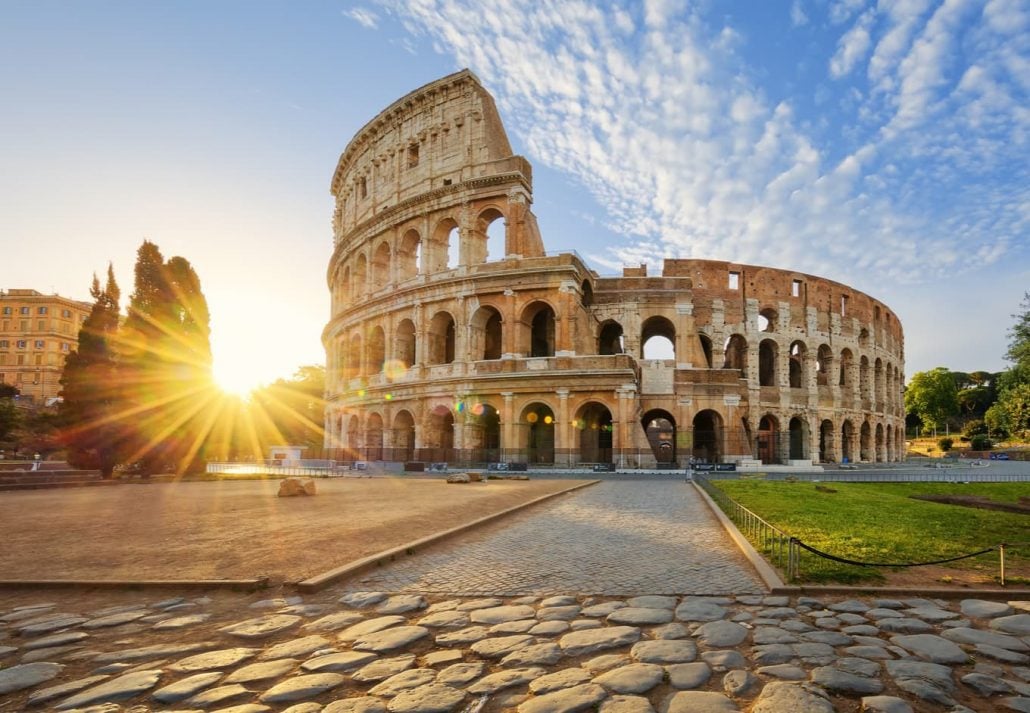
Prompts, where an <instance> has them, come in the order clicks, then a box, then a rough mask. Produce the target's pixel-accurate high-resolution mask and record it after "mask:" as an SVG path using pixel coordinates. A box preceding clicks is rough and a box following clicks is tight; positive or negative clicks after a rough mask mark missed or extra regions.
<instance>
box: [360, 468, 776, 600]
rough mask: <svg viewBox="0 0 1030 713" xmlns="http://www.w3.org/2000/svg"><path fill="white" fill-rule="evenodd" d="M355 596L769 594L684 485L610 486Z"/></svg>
mask: <svg viewBox="0 0 1030 713" xmlns="http://www.w3.org/2000/svg"><path fill="white" fill-rule="evenodd" d="M348 588H351V589H355V590H360V589H376V590H384V591H391V592H405V591H406V592H422V593H437V594H443V593H445V594H461V595H493V596H514V595H521V594H553V593H556V592H567V593H578V594H605V595H612V596H620V595H625V596H631V595H636V594H684V593H687V594H730V593H734V594H745V593H755V592H761V591H764V587H763V586H762V584H761V581H760V580H759V578H758V576H757V575H756V574H755V572H754V570H753V569H752V568H751V566H750V565H749V564H748V563H747V561H746V560H745V559H744V557H743V556H742V555H741V554H740V552H739V551H738V550H737V548H736V547H735V546H734V545H733V543H732V542H731V541H730V539H729V538H728V537H727V536H726V534H725V532H724V530H723V529H722V527H721V526H720V525H719V523H718V521H716V519H715V518H714V517H713V516H712V514H711V512H709V510H708V508H707V506H706V505H705V504H704V502H703V501H702V500H701V498H700V497H699V496H698V494H697V493H696V491H695V490H694V488H693V486H691V485H689V484H687V483H684V482H683V481H682V480H681V479H677V480H648V481H647V482H646V483H643V482H640V481H639V480H638V481H632V480H608V481H604V482H602V483H599V484H597V485H594V486H591V487H588V488H585V489H583V490H580V491H577V492H575V493H572V494H570V495H565V496H560V497H559V498H556V499H555V500H553V501H551V502H549V503H546V504H543V505H540V506H537V507H534V508H531V509H530V510H528V511H526V512H525V513H522V514H520V515H517V516H514V517H512V518H505V519H504V520H503V521H502V522H499V523H497V524H495V525H492V526H489V527H487V528H484V529H479V530H477V531H475V532H472V533H470V534H469V535H468V536H467V537H464V538H458V539H453V540H450V541H448V542H447V543H445V544H442V545H439V546H437V547H433V548H430V549H427V550H424V551H422V552H419V553H417V556H415V557H412V558H410V559H405V560H403V561H398V562H394V563H391V564H389V565H387V566H385V567H383V568H382V569H378V570H376V571H374V572H370V573H367V574H365V575H363V576H359V577H358V578H356V579H355V580H352V581H351V582H350V583H349V584H348Z"/></svg>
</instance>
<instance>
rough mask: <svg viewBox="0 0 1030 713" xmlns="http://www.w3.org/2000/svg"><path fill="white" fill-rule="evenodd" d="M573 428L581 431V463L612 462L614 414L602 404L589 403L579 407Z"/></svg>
mask: <svg viewBox="0 0 1030 713" xmlns="http://www.w3.org/2000/svg"><path fill="white" fill-rule="evenodd" d="M573 426H574V427H575V428H576V429H577V430H578V431H579V461H580V462H581V463H611V462H612V436H613V433H614V428H613V426H612V412H611V411H610V410H609V409H608V407H607V406H605V405H604V404H602V403H599V402H597V401H588V402H586V403H585V404H583V405H582V406H580V407H579V410H578V411H577V412H576V417H575V419H574V420H573Z"/></svg>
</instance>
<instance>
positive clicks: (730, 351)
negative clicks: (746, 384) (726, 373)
mask: <svg viewBox="0 0 1030 713" xmlns="http://www.w3.org/2000/svg"><path fill="white" fill-rule="evenodd" d="M723 346H724V349H725V351H726V358H725V360H724V361H723V365H722V368H723V369H738V370H739V371H740V375H741V376H744V377H746V376H747V340H746V339H744V337H742V336H741V335H739V334H734V335H733V336H731V337H730V338H729V339H727V340H726V344H725V345H723Z"/></svg>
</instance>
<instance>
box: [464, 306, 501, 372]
mask: <svg viewBox="0 0 1030 713" xmlns="http://www.w3.org/2000/svg"><path fill="white" fill-rule="evenodd" d="M501 322H502V319H501V312H500V310H498V309H497V308H496V307H493V306H490V305H483V306H481V307H480V308H479V309H477V310H476V311H475V313H474V314H473V315H472V320H471V321H470V322H469V327H470V329H469V358H470V359H472V360H473V361H478V360H480V359H482V360H489V359H500V358H501V354H502V352H503V351H504V342H503V341H502V333H501V331H502V330H501V326H502V325H501Z"/></svg>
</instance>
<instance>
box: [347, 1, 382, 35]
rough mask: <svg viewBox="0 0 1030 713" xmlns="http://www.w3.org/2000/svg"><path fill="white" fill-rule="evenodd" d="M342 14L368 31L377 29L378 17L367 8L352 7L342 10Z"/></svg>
mask: <svg viewBox="0 0 1030 713" xmlns="http://www.w3.org/2000/svg"><path fill="white" fill-rule="evenodd" d="M343 14H344V15H346V16H347V17H349V18H350V19H352V20H354V21H355V22H357V23H358V24H360V25H362V26H364V27H367V28H368V29H370V30H374V29H376V28H377V27H379V16H378V15H377V14H375V13H374V12H372V11H371V10H369V9H367V8H364V7H353V8H351V9H350V10H343Z"/></svg>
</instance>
